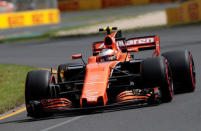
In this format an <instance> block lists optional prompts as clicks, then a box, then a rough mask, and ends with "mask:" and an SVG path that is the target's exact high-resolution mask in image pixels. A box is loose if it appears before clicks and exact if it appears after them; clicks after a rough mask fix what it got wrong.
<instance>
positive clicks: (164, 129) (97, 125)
mask: <svg viewBox="0 0 201 131" xmlns="http://www.w3.org/2000/svg"><path fill="white" fill-rule="evenodd" d="M154 34H158V35H160V39H161V50H162V52H165V51H169V50H177V49H188V50H190V51H191V52H192V53H193V56H194V60H195V66H196V70H197V89H196V91H195V92H194V93H188V94H181V95H176V96H175V97H174V100H173V101H172V102H170V103H165V104H161V105H159V106H152V107H144V108H127V109H126V110H118V111H115V110H114V111H109V112H102V113H93V114H83V115H76V114H74V115H71V114H68V115H64V116H54V117H51V118H46V119H32V118H29V117H27V116H26V112H23V113H20V114H18V115H15V116H13V117H10V118H7V119H4V120H1V121H0V130H4V131H27V130H29V131H64V130H66V131H67V130H69V131H124V130H125V131H146V130H147V131H200V130H201V124H200V123H201V95H200V94H201V89H200V86H201V82H200V81H199V79H200V73H201V67H200V65H201V57H200V54H201V37H200V34H201V25H196V26H188V27H177V28H169V29H160V30H152V31H145V32H137V33H129V34H125V36H127V37H135V36H144V35H154ZM102 39H103V36H102V35H100V36H88V37H79V38H68V39H58V40H52V41H43V42H31V43H15V44H2V45H0V63H10V64H22V65H32V66H37V67H41V66H42V67H51V65H52V66H53V68H56V66H57V65H58V63H66V62H68V61H69V62H72V61H70V57H71V54H76V53H79V52H81V53H83V56H84V58H85V59H86V58H87V57H88V56H89V55H90V54H91V42H92V41H96V40H97V41H99V40H102ZM145 54H146V53H145ZM142 56H143V55H142Z"/></svg>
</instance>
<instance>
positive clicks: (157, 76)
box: [141, 57, 174, 102]
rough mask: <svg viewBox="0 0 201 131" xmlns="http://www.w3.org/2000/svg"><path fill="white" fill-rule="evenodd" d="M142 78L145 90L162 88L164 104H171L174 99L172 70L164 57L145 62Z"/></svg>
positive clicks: (149, 59)
mask: <svg viewBox="0 0 201 131" xmlns="http://www.w3.org/2000/svg"><path fill="white" fill-rule="evenodd" d="M141 76H142V85H143V87H144V88H155V87H159V88H160V90H161V94H162V95H161V100H162V102H170V101H171V100H172V99H173V94H174V93H173V84H172V83H173V82H172V75H171V70H170V68H169V65H168V61H167V60H166V59H165V58H164V57H155V58H148V59H146V60H144V61H143V62H142V64H141Z"/></svg>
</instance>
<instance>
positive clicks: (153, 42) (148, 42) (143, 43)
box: [92, 35, 160, 56]
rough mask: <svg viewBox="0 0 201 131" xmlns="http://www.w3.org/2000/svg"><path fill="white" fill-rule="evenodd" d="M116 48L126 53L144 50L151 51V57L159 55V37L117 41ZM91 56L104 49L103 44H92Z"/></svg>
mask: <svg viewBox="0 0 201 131" xmlns="http://www.w3.org/2000/svg"><path fill="white" fill-rule="evenodd" d="M116 44H117V47H118V48H119V49H121V50H122V49H127V51H128V52H139V51H144V50H153V49H155V52H154V54H153V56H155V55H157V56H159V55H160V42H159V36H157V35H156V36H147V37H138V38H131V39H127V40H124V39H117V40H116ZM92 48H93V55H94V56H96V55H97V54H99V52H100V51H102V50H103V49H105V48H106V47H105V45H104V42H103V41H101V42H94V43H93V47H92Z"/></svg>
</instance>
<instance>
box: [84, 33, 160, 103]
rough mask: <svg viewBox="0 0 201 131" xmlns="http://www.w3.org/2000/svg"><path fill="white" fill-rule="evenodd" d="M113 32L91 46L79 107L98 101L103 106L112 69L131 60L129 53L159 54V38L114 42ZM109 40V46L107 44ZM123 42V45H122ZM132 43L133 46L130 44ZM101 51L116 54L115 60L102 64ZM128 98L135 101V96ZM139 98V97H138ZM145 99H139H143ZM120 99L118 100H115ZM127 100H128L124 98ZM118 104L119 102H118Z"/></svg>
mask: <svg viewBox="0 0 201 131" xmlns="http://www.w3.org/2000/svg"><path fill="white" fill-rule="evenodd" d="M116 33H117V32H114V33H112V34H110V35H107V36H106V37H105V39H104V42H96V43H94V44H93V54H95V55H94V56H92V57H89V58H88V64H87V66H86V74H85V80H84V86H83V90H82V95H81V99H80V106H81V107H83V105H84V104H87V105H88V106H95V105H97V104H98V102H99V101H101V102H102V104H103V105H106V104H107V102H108V96H107V88H108V82H109V77H110V75H111V71H112V68H114V67H115V65H116V64H117V63H119V62H124V61H129V60H130V59H131V57H130V53H129V52H138V51H140V49H143V48H155V52H154V54H153V56H154V55H157V56H158V55H159V54H160V45H159V37H158V36H153V37H147V38H135V39H130V40H127V41H119V40H116V38H115V35H116ZM108 39H109V42H110V43H109V44H108V43H107V42H108ZM122 42H123V43H122ZM132 43H133V44H132ZM125 47H126V48H127V52H126V53H125V52H122V49H123V48H125ZM103 49H112V50H114V51H115V52H116V58H117V59H116V60H114V61H108V62H102V61H100V58H99V55H98V54H99V53H100V52H101V51H102V50H103ZM129 98H133V99H135V98H136V97H135V96H130V97H129ZM138 98H139V97H138ZM145 98H147V97H141V99H145ZM117 99H120V98H117ZM125 99H128V98H125ZM119 102H121V101H120V100H119Z"/></svg>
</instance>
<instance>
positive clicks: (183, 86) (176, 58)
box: [162, 50, 196, 93]
mask: <svg viewBox="0 0 201 131" xmlns="http://www.w3.org/2000/svg"><path fill="white" fill-rule="evenodd" d="M162 55H163V56H164V57H165V58H166V59H168V61H169V63H170V67H171V70H172V74H173V80H174V87H175V88H174V89H175V92H176V93H187V92H193V91H194V90H195V88H196V71H195V66H194V60H193V56H192V53H191V52H190V51H187V50H180V51H170V52H166V53H163V54H162Z"/></svg>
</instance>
